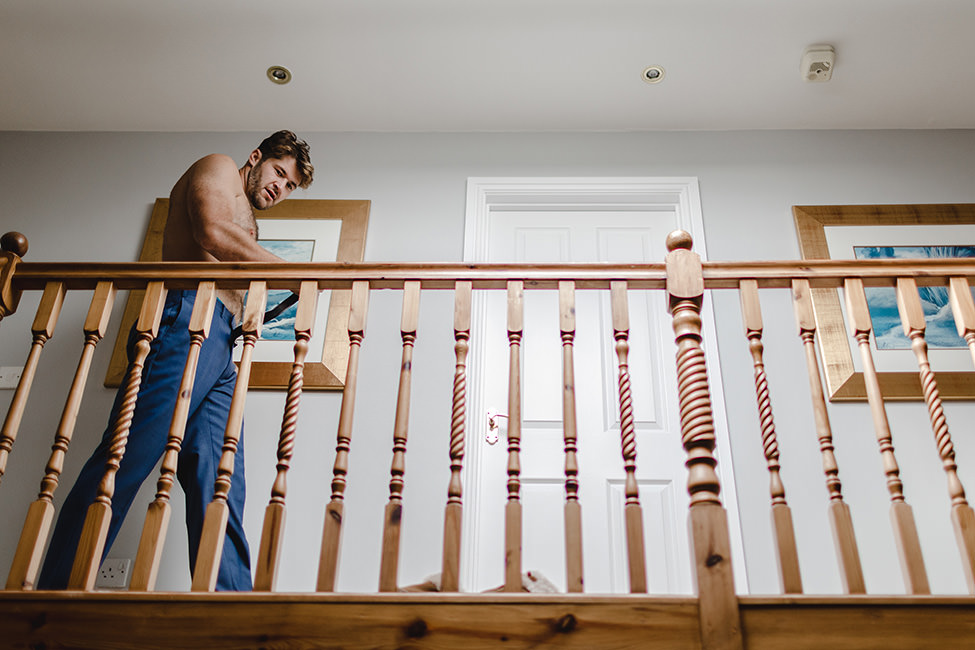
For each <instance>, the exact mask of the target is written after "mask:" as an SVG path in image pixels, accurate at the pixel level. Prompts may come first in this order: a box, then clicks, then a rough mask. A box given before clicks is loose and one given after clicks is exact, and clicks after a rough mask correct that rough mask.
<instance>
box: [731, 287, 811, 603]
mask: <svg viewBox="0 0 975 650" xmlns="http://www.w3.org/2000/svg"><path fill="white" fill-rule="evenodd" d="M738 290H739V294H740V297H741V317H742V320H743V321H744V325H745V336H746V337H747V338H748V348H749V350H751V353H752V365H753V367H754V369H755V398H756V400H757V404H758V417H759V420H760V423H761V427H762V446H763V448H764V449H765V462H766V464H767V465H768V473H769V492H770V494H771V497H772V528H773V529H774V530H775V548H776V550H777V551H778V559H779V577H780V578H781V581H782V591H783V592H784V593H787V594H790V593H792V594H801V593H802V575H801V574H800V572H799V553H798V551H797V550H796V534H795V529H794V527H793V525H792V510H791V509H790V508H789V505H788V503H787V502H786V500H785V486H784V485H783V484H782V477H781V476H780V475H779V442H778V439H777V438H776V435H775V421H774V419H773V418H772V401H771V398H770V396H769V389H768V377H767V376H766V375H765V361H764V358H763V354H764V350H765V348H764V346H763V345H762V331H763V329H764V326H763V323H762V306H761V303H760V302H759V299H758V282H756V281H755V280H742V281H741V282H740V283H739V284H738Z"/></svg>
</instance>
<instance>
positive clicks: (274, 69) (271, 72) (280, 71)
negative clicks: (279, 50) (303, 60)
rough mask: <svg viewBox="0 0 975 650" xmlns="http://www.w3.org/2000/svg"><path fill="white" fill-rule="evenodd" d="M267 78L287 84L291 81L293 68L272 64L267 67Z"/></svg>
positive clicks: (277, 82)
mask: <svg viewBox="0 0 975 650" xmlns="http://www.w3.org/2000/svg"><path fill="white" fill-rule="evenodd" d="M267 78H268V79H270V80H271V81H273V82H274V83H276V84H286V83H288V82H289V81H291V70H288V69H287V68H285V67H284V66H280V65H272V66H271V67H270V68H268V69H267Z"/></svg>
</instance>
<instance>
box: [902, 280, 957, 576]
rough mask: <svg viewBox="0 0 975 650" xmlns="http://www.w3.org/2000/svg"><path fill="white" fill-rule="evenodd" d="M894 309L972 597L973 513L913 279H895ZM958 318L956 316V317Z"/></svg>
mask: <svg viewBox="0 0 975 650" xmlns="http://www.w3.org/2000/svg"><path fill="white" fill-rule="evenodd" d="M964 290H965V293H966V294H967V295H968V300H969V302H971V292H969V291H968V283H967V282H965V287H964ZM897 309H898V311H899V312H900V317H901V323H902V324H903V326H904V334H905V335H907V337H908V338H909V339H911V349H912V350H913V351H914V356H915V357H916V358H917V365H918V369H919V371H920V375H921V388H922V390H923V392H924V402H925V404H926V405H927V407H928V415H929V417H930V419H931V429H932V431H933V432H934V439H935V442H936V443H937V445H938V455H939V456H940V457H941V464H942V466H943V467H944V470H945V474H946V476H947V479H948V496H950V497H951V521H952V524H953V525H954V528H955V538H956V540H957V541H958V547H959V550H960V551H961V558H962V565H963V566H964V568H965V580H966V582H967V583H968V591H969V592H970V593H973V594H975V512H973V510H972V507H971V506H970V505H968V501H967V499H966V498H965V488H964V487H963V486H962V484H961V479H959V478H958V466H957V465H956V464H955V446H954V444H952V442H951V434H950V433H949V432H948V421H947V420H946V419H945V413H944V408H943V407H942V405H941V395H940V393H939V392H938V383H937V380H936V379H935V377H934V372H933V371H932V370H931V364H930V362H929V361H928V344H927V342H926V341H925V340H924V331H925V327H926V323H925V321H924V310H923V309H922V308H921V301H920V299H919V298H918V294H917V284H916V283H915V281H914V279H913V278H898V279H897ZM959 311H963V310H959ZM973 311H975V310H973ZM962 318H963V319H964V318H965V315H962ZM957 319H958V316H956V320H957ZM958 329H959V330H962V331H963V330H964V329H965V327H964V325H963V324H961V325H958ZM963 335H964V334H963Z"/></svg>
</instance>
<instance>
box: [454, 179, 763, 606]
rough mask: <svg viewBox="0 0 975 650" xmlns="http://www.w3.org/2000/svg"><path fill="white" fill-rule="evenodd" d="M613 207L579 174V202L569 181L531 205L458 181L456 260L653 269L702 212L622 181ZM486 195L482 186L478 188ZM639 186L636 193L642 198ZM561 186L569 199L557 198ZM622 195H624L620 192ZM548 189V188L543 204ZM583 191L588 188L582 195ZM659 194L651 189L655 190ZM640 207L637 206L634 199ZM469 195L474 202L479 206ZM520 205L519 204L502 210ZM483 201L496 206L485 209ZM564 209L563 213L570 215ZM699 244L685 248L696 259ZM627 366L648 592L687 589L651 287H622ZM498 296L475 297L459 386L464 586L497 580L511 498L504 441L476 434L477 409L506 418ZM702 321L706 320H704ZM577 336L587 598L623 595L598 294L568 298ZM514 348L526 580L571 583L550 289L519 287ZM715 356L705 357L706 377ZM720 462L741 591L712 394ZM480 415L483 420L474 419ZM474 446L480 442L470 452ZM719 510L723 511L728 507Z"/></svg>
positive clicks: (502, 304) (668, 362)
mask: <svg viewBox="0 0 975 650" xmlns="http://www.w3.org/2000/svg"><path fill="white" fill-rule="evenodd" d="M622 181H623V182H622V186H623V187H624V189H622V190H619V193H618V195H614V196H617V198H618V197H622V199H621V200H620V204H619V205H616V204H614V205H612V206H611V207H604V206H603V205H593V206H591V207H590V206H588V205H586V203H587V201H589V202H592V203H602V204H610V203H613V201H609V200H606V201H604V197H606V196H609V195H610V194H613V192H616V189H615V187H616V186H615V185H613V183H612V182H609V183H608V184H607V185H606V187H610V190H606V191H607V192H608V194H604V193H603V192H604V189H605V188H604V186H603V185H602V184H601V183H599V182H595V181H592V179H588V180H586V182H584V183H583V185H585V192H583V194H584V195H585V196H586V197H589V198H579V197H578V196H576V195H575V194H574V193H573V192H574V190H573V188H572V187H571V185H569V184H563V183H562V182H561V181H559V180H558V179H543V182H542V183H540V185H541V186H542V190H541V194H540V195H539V196H543V197H545V198H549V197H550V196H555V195H558V199H553V201H552V204H551V205H546V204H544V199H543V200H541V202H539V203H538V204H535V202H534V200H533V199H532V198H525V197H531V196H532V194H531V192H530V191H528V190H526V189H524V187H523V186H522V184H521V181H520V180H518V179H516V180H514V181H512V182H511V183H510V184H506V185H504V186H503V187H501V188H500V189H498V190H496V191H497V196H496V197H495V198H493V199H491V200H490V201H487V200H485V199H484V198H483V196H481V198H478V196H479V194H478V192H481V190H478V189H477V187H473V190H471V187H472V186H469V190H470V191H469V204H468V226H467V228H468V244H467V253H465V258H466V259H467V261H486V262H502V263H503V262H513V263H528V264H531V263H548V262H552V263H601V262H610V263H641V262H657V263H659V262H662V261H663V260H664V257H665V255H666V252H667V251H666V246H665V241H666V237H667V235H668V234H669V233H670V232H671V231H673V230H675V229H677V228H684V229H686V230H690V231H692V232H696V236H698V237H699V236H700V224H699V221H697V220H699V206H698V205H697V198H696V182H695V183H694V187H695V189H694V191H693V192H689V191H688V190H687V188H688V187H690V186H691V184H690V183H687V184H680V183H678V184H673V183H666V182H665V183H661V184H660V185H659V186H655V185H653V184H639V183H637V184H633V185H632V188H636V189H632V188H631V184H630V181H629V180H626V179H622ZM486 185H490V183H486ZM648 187H649V188H650V189H647V188H648ZM566 188H569V189H566ZM631 189H632V192H631ZM546 192H550V194H546ZM587 192H588V194H587ZM655 192H656V193H655ZM633 196H637V197H638V199H639V200H638V202H639V203H640V206H639V207H636V206H635V205H634V203H636V201H633V200H632V197H633ZM478 201H480V203H478ZM519 201H521V202H523V205H513V204H512V203H517V202H519ZM489 205H493V206H494V207H489ZM565 206H571V207H565ZM700 244H703V242H699V245H698V246H696V248H697V249H698V250H701V251H703V245H700ZM628 302H629V310H630V332H629V346H630V354H629V372H630V380H631V388H632V398H633V410H634V420H635V422H634V424H635V429H636V437H637V440H636V444H637V458H636V466H637V481H638V484H639V487H640V503H641V506H642V509H643V524H644V539H645V550H646V565H647V580H648V586H649V591H650V593H652V594H689V593H692V592H693V589H694V587H693V583H692V579H691V557H690V544H689V541H688V534H687V524H686V521H687V509H688V501H689V499H688V495H687V489H686V481H687V476H686V469H685V467H684V461H685V454H684V451H683V448H682V446H681V443H680V421H679V412H678V403H677V395H676V376H675V375H676V370H675V368H674V356H675V347H674V341H673V333H672V329H671V323H670V317H669V315H668V314H667V312H666V308H665V295H664V292H662V291H659V290H657V291H642V290H630V291H629V292H628ZM506 306H507V297H506V295H505V292H503V291H477V292H475V304H474V329H473V330H472V339H471V343H472V349H471V364H470V375H469V384H470V386H471V401H470V402H469V403H470V405H471V406H472V407H473V408H472V410H471V411H469V419H468V423H469V424H468V430H469V431H470V432H471V434H472V435H471V436H470V437H469V438H468V440H469V441H470V442H469V447H468V449H469V451H468V454H467V458H468V467H467V468H466V469H465V472H467V473H468V478H467V479H466V482H465V485H466V488H465V489H466V490H467V492H466V495H467V496H466V497H465V503H466V504H467V505H466V507H465V538H464V544H465V553H464V562H465V567H466V568H465V573H464V582H463V585H462V587H463V588H464V589H465V590H468V591H483V590H486V589H492V588H496V587H498V586H500V585H501V584H502V583H503V582H504V505H505V503H506V500H507V486H506V481H507V472H506V467H507V458H508V449H507V438H506V436H505V435H504V433H506V431H507V426H506V422H505V421H504V420H501V424H502V435H501V436H500V438H499V439H498V440H497V442H496V443H495V444H489V443H488V442H487V440H486V437H487V436H486V433H487V431H486V430H487V427H486V426H485V422H486V418H485V417H483V416H484V411H486V410H487V409H488V408H493V409H496V410H497V411H498V412H500V413H506V412H507V404H508V396H507V386H508V359H509V346H508V340H507V328H506V322H505V321H506V313H507V310H506ZM709 318H710V317H709V316H708V315H705V322H706V323H707V322H708V319H709ZM576 327H577V330H576V333H575V338H574V341H573V350H574V365H575V393H576V400H577V401H576V420H577V435H578V438H577V447H578V463H579V493H578V494H579V500H580V504H581V511H582V517H583V563H584V589H585V591H586V592H589V593H621V592H627V591H629V579H628V571H627V566H626V562H627V560H626V558H627V554H626V534H625V526H624V516H623V511H624V510H623V506H624V494H623V482H624V478H625V474H624V470H623V460H622V453H621V450H620V446H621V445H620V423H619V401H618V395H617V393H618V389H617V365H616V362H617V360H616V353H615V341H614V338H613V327H612V319H611V312H610V300H609V292H608V291H596V290H577V291H576ZM521 347H522V357H521V364H522V380H521V381H522V406H521V408H522V436H521V474H520V479H521V493H520V494H521V501H522V504H523V529H522V554H523V563H522V570H523V571H533V572H539V573H541V574H542V575H544V576H545V577H546V578H548V579H549V580H550V581H551V582H552V583H554V584H555V585H556V586H557V587H558V588H559V589H560V590H563V591H564V590H565V588H566V576H565V532H564V531H565V528H564V521H563V507H564V504H565V487H564V485H565V483H564V482H565V474H564V463H565V452H564V441H563V431H562V390H563V387H562V341H561V336H560V332H559V304H558V292H557V291H550V290H533V289H530V288H527V289H526V290H525V292H524V332H523V337H522V341H521ZM716 364H717V356H716V354H713V353H711V352H709V366H710V371H711V375H712V377H714V376H715V375H716V374H717V373H716V372H715V371H716V369H717V366H716ZM717 388H718V391H716V394H717V398H716V404H715V419H716V423H717V424H718V425H719V431H718V436H719V445H718V452H719V460H720V463H721V465H720V469H721V476H722V478H723V484H724V487H725V489H724V490H723V492H722V493H723V495H724V496H725V498H726V503H725V505H726V506H727V507H728V509H729V521H730V523H731V525H732V546H733V552H734V561H735V568H736V583H737V586H738V589H739V591H741V592H747V581H746V580H744V571H743V568H742V561H741V551H740V533H738V532H737V527H738V523H737V508H736V505H737V504H736V503H735V502H734V496H733V495H734V493H733V490H734V483H733V479H732V476H733V474H732V471H731V469H732V468H731V466H730V454H729V453H728V449H727V448H726V447H725V448H723V447H722V445H723V440H726V439H727V437H726V431H724V430H722V429H721V426H720V424H721V422H723V409H722V408H721V405H720V386H718V387H717ZM482 420H484V422H482ZM475 446H476V447H475ZM729 501H730V503H729Z"/></svg>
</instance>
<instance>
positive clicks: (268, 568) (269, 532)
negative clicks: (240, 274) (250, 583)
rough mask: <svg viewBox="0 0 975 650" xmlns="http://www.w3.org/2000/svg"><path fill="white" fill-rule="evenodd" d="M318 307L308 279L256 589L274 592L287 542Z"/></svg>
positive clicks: (298, 321) (314, 285)
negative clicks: (288, 503)
mask: <svg viewBox="0 0 975 650" xmlns="http://www.w3.org/2000/svg"><path fill="white" fill-rule="evenodd" d="M317 310H318V282H316V281H313V280H306V281H304V282H302V283H301V287H300V288H299V290H298V313H297V314H296V316H295V349H294V353H295V360H294V363H293V364H292V366H291V377H290V378H289V379H288V397H287V400H286V401H285V406H284V416H283V417H282V420H281V434H280V435H279V436H278V462H277V476H276V477H275V479H274V484H273V485H272V486H271V501H270V502H269V503H268V504H267V508H266V509H265V511H264V528H263V530H262V532H261V546H260V550H259V551H258V554H257V572H256V575H255V576H254V591H274V588H275V585H276V583H277V578H278V564H279V561H280V556H281V547H282V545H283V542H284V522H285V517H286V514H287V511H286V509H285V497H286V496H287V494H288V483H287V478H288V469H289V468H290V467H291V457H292V456H293V455H294V447H295V433H296V431H297V425H298V406H299V404H300V402H301V389H302V386H303V385H304V372H305V357H306V356H307V355H308V341H309V339H311V337H312V329H313V326H314V324H315V313H316V311H317Z"/></svg>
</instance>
